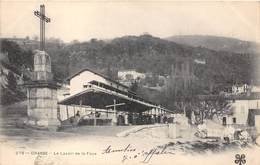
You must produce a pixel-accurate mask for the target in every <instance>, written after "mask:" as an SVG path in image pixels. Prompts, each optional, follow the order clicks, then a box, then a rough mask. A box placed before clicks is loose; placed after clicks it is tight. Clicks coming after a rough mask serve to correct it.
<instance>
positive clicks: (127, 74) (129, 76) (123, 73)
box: [117, 69, 146, 86]
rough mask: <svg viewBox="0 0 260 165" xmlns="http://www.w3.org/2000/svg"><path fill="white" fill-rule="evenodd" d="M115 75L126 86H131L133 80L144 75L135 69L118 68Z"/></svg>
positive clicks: (142, 77) (138, 79) (141, 78)
mask: <svg viewBox="0 0 260 165" xmlns="http://www.w3.org/2000/svg"><path fill="white" fill-rule="evenodd" d="M117 76H118V79H119V81H120V83H122V84H124V85H126V86H131V85H132V83H133V82H135V81H137V82H138V81H141V80H143V79H145V77H146V76H145V74H144V73H140V72H137V71H136V70H135V69H129V70H120V71H118V73H117Z"/></svg>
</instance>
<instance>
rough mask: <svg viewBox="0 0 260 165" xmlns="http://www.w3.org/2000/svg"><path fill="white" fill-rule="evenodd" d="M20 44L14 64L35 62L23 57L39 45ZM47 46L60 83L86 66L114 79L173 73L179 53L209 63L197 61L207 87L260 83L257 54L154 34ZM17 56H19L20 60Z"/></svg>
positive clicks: (7, 47) (7, 46)
mask: <svg viewBox="0 0 260 165" xmlns="http://www.w3.org/2000/svg"><path fill="white" fill-rule="evenodd" d="M1 42H2V48H1V49H2V50H4V51H7V52H9V51H14V50H13V49H12V48H11V47H12V46H14V45H12V44H10V42H9V43H8V44H6V43H5V44H3V42H7V41H5V40H3V41H1ZM37 43H38V42H37ZM10 45H11V47H10ZM20 47H21V48H22V49H21V50H22V51H20V50H17V53H12V54H10V53H9V56H10V55H12V57H9V58H12V59H13V60H10V62H11V63H12V64H13V65H16V64H19V65H17V67H19V66H20V65H21V64H20V63H26V66H28V62H29V63H31V62H32V61H31V59H28V60H26V61H25V62H24V60H25V59H24V58H21V57H22V56H24V55H22V54H23V52H26V51H28V49H29V50H30V49H34V48H35V45H34V46H30V45H29V46H28V45H20ZM46 48H47V50H46V51H47V52H48V53H49V54H50V56H51V59H52V70H53V72H54V76H55V79H56V80H57V81H59V82H62V81H64V80H65V79H66V78H67V77H68V76H69V75H71V74H73V73H75V72H77V71H78V70H80V69H82V68H86V67H87V68H91V69H94V70H96V71H98V72H101V73H103V74H106V75H107V76H110V77H112V78H116V74H117V71H118V70H120V69H136V70H137V71H139V72H144V73H147V72H150V73H152V74H154V75H169V74H170V73H171V65H172V64H173V62H174V60H175V59H176V57H179V56H180V57H191V58H192V59H193V60H195V59H198V60H202V61H205V62H206V63H205V64H198V63H194V74H195V76H196V77H197V78H198V79H199V80H200V82H201V84H205V90H208V89H207V87H208V85H210V84H211V85H212V84H213V86H216V88H218V87H220V88H222V87H224V86H229V85H232V84H233V83H235V82H236V83H251V82H252V81H253V82H257V81H256V78H255V77H254V76H253V75H254V74H253V73H254V72H256V69H255V68H256V66H255V65H256V63H255V61H256V57H257V56H256V54H255V53H234V52H228V51H216V50H210V49H207V48H203V47H191V46H187V45H182V44H177V43H175V42H172V41H168V40H165V39H161V38H157V37H153V36H151V35H141V36H125V37H120V38H115V39H112V40H109V41H103V40H97V39H92V40H90V41H88V42H74V43H70V44H64V43H62V42H60V41H57V42H51V43H50V42H47V43H46ZM2 50H1V51H2ZM15 50H16V49H15ZM29 52H31V50H30V51H29ZM29 54H30V55H31V53H29ZM13 56H17V59H16V58H14V57H13ZM26 58H28V57H27V56H26ZM18 59H21V60H18ZM30 67H31V66H30ZM18 69H19V68H18Z"/></svg>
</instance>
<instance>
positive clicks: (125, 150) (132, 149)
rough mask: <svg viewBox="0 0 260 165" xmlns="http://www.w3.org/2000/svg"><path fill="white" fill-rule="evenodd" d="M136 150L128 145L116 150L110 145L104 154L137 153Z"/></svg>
mask: <svg viewBox="0 0 260 165" xmlns="http://www.w3.org/2000/svg"><path fill="white" fill-rule="evenodd" d="M135 151H136V149H135V148H133V147H132V146H131V144H128V145H127V146H126V147H124V148H119V149H114V148H112V146H111V145H109V146H108V147H107V148H106V149H104V150H103V152H102V154H109V153H115V152H135Z"/></svg>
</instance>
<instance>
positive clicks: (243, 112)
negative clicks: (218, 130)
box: [222, 93, 260, 132]
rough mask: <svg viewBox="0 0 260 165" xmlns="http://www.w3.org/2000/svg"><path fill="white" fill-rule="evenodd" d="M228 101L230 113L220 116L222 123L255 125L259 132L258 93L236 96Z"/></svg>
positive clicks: (259, 102) (259, 104) (259, 98)
mask: <svg viewBox="0 0 260 165" xmlns="http://www.w3.org/2000/svg"><path fill="white" fill-rule="evenodd" d="M230 103H231V107H230V108H231V111H230V112H231V113H230V114H226V115H224V116H223V117H222V124H223V125H230V124H232V125H242V126H255V127H256V128H257V130H258V131H259V132H260V97H259V93H253V94H251V95H250V96H245V95H244V96H239V97H236V98H234V99H233V100H232V101H230Z"/></svg>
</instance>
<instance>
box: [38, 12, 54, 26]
mask: <svg viewBox="0 0 260 165" xmlns="http://www.w3.org/2000/svg"><path fill="white" fill-rule="evenodd" d="M34 15H36V16H37V17H39V18H40V19H42V20H44V21H45V22H47V23H48V22H51V19H50V18H48V17H46V16H45V15H43V14H42V13H41V12H39V11H34Z"/></svg>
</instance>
